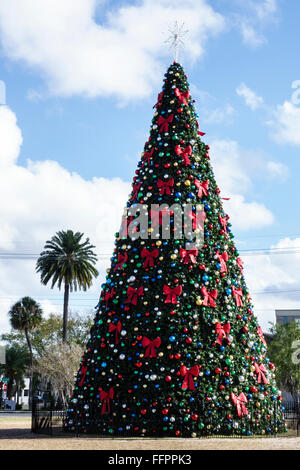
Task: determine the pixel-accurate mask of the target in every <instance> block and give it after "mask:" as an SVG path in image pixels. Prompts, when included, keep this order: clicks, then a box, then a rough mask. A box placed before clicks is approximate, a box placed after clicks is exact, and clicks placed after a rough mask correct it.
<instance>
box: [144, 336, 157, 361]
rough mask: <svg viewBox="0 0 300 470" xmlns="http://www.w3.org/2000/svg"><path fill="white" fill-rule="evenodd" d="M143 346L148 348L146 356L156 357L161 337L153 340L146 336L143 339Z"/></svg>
mask: <svg viewBox="0 0 300 470" xmlns="http://www.w3.org/2000/svg"><path fill="white" fill-rule="evenodd" d="M142 345H143V348H147V349H146V352H145V357H156V349H157V348H159V346H160V345H161V339H160V337H158V338H155V339H154V340H153V341H151V340H150V339H149V338H147V337H146V336H144V337H143V341H142Z"/></svg>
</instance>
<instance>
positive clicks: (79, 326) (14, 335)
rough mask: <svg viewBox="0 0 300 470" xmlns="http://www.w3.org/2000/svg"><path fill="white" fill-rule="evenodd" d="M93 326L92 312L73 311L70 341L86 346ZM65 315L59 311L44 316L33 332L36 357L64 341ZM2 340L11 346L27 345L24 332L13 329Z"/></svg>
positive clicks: (69, 331) (2, 336) (70, 322)
mask: <svg viewBox="0 0 300 470" xmlns="http://www.w3.org/2000/svg"><path fill="white" fill-rule="evenodd" d="M91 326H92V318H91V314H87V313H84V314H79V313H74V312H71V314H70V316H69V321H68V343H69V344H71V343H72V344H78V345H79V346H82V347H84V346H85V343H86V338H87V336H88V335H89V332H90V329H91ZM62 335H63V317H62V315H61V314H58V313H51V314H50V315H49V316H48V317H47V318H43V319H42V321H41V323H40V325H39V327H38V329H36V330H34V331H32V332H31V347H32V351H33V355H34V357H36V358H39V357H41V356H42V355H43V354H44V353H45V352H46V350H48V349H49V348H51V347H52V348H56V347H57V346H58V345H59V343H61V341H62ZM1 340H2V341H5V342H6V344H7V345H9V346H14V345H16V346H23V345H25V346H26V339H25V338H24V334H23V333H22V332H19V331H11V332H10V333H4V334H3V335H1Z"/></svg>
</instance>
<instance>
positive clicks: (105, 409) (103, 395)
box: [100, 387, 114, 415]
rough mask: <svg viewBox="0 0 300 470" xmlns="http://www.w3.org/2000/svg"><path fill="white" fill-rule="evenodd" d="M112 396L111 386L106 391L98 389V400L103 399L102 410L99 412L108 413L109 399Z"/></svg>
mask: <svg viewBox="0 0 300 470" xmlns="http://www.w3.org/2000/svg"><path fill="white" fill-rule="evenodd" d="M113 398H114V389H113V387H111V388H110V389H109V391H108V392H105V391H104V390H102V388H101V389H100V400H101V401H103V403H102V410H101V414H102V415H104V414H105V413H110V400H112V399H113Z"/></svg>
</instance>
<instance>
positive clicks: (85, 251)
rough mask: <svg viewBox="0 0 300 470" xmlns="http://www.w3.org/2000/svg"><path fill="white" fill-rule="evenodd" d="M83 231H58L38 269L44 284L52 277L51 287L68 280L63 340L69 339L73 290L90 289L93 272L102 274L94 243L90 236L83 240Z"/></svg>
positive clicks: (65, 294)
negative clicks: (69, 306)
mask: <svg viewBox="0 0 300 470" xmlns="http://www.w3.org/2000/svg"><path fill="white" fill-rule="evenodd" d="M82 237H83V233H79V232H76V233H73V231H72V230H67V231H63V230H62V231H60V232H57V233H56V234H55V235H54V236H53V237H52V238H51V240H48V241H47V242H46V244H45V247H44V250H45V251H43V252H42V253H41V254H40V257H39V259H38V260H37V264H36V271H37V272H39V273H40V274H41V282H42V284H45V285H46V284H47V283H48V281H49V280H50V279H52V284H51V289H53V287H54V286H55V284H56V283H57V285H58V288H59V289H60V288H61V285H62V284H64V312H63V342H64V343H65V342H66V341H67V326H68V305H69V292H70V291H71V292H72V291H73V290H75V291H76V290H77V288H78V289H79V290H81V289H83V290H84V291H85V290H87V288H88V287H91V285H92V279H93V276H95V277H97V276H98V274H99V273H98V271H97V269H96V268H95V267H94V264H96V262H97V256H96V255H95V253H94V252H93V248H95V247H94V246H93V245H91V244H90V241H89V239H88V238H87V239H86V240H85V242H81V239H82Z"/></svg>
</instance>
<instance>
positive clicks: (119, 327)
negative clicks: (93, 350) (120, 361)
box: [108, 321, 122, 344]
mask: <svg viewBox="0 0 300 470" xmlns="http://www.w3.org/2000/svg"><path fill="white" fill-rule="evenodd" d="M121 330H122V323H121V322H120V321H118V323H117V324H116V325H114V324H113V323H110V324H109V328H108V331H109V333H111V332H112V331H115V332H116V333H115V335H116V337H115V344H119V337H118V334H119V333H120V331H121Z"/></svg>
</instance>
